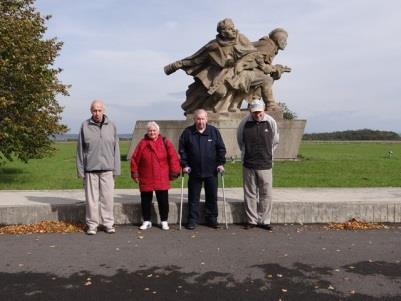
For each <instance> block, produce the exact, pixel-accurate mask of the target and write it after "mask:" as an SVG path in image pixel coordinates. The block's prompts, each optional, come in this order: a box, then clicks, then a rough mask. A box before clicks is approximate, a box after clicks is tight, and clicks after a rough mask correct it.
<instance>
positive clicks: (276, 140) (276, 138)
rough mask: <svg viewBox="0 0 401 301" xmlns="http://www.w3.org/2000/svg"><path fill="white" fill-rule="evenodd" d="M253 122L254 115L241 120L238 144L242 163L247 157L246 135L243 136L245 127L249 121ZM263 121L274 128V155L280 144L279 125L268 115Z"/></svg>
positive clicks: (238, 130)
mask: <svg viewBox="0 0 401 301" xmlns="http://www.w3.org/2000/svg"><path fill="white" fill-rule="evenodd" d="M252 120H253V118H252V115H251V114H249V115H248V116H246V117H244V118H243V119H242V120H241V122H240V124H239V126H238V129H237V142H238V146H239V148H240V150H241V160H242V161H243V160H244V156H245V145H244V137H243V136H244V134H243V133H244V127H245V124H246V123H247V122H248V121H252ZM263 121H267V122H268V123H269V124H270V126H271V128H272V131H273V141H272V153H274V151H275V150H276V148H277V146H278V143H279V133H278V129H277V123H276V121H275V120H274V119H273V118H272V117H271V116H269V115H268V114H266V113H265V116H264V118H263Z"/></svg>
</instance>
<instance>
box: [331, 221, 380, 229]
mask: <svg viewBox="0 0 401 301" xmlns="http://www.w3.org/2000/svg"><path fill="white" fill-rule="evenodd" d="M327 228H328V229H331V230H372V229H385V228H386V227H385V226H384V225H382V224H375V223H367V222H364V221H359V220H357V219H356V218H352V219H350V220H349V221H347V222H344V223H338V224H337V223H331V224H329V225H328V226H327Z"/></svg>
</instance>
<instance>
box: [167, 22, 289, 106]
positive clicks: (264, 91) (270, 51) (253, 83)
mask: <svg viewBox="0 0 401 301" xmlns="http://www.w3.org/2000/svg"><path fill="white" fill-rule="evenodd" d="M287 37H288V34H287V32H286V31H285V30H284V29H282V28H276V29H274V30H273V31H271V32H270V34H269V35H268V36H264V37H262V38H260V39H259V40H258V41H256V42H250V41H249V39H248V38H247V37H246V36H245V35H243V34H241V33H240V32H239V31H238V30H237V29H236V28H235V25H234V22H233V21H232V20H231V19H224V20H222V21H220V22H219V23H218V24H217V35H216V38H215V39H214V40H212V41H210V42H209V43H207V44H206V45H205V46H203V47H202V48H201V49H199V50H198V51H197V52H196V53H194V54H193V55H191V56H189V57H186V58H184V59H181V60H178V61H176V62H174V63H171V64H169V65H167V66H165V67H164V72H165V73H166V74H167V75H169V74H172V73H174V72H175V71H177V70H179V69H181V70H184V71H185V72H186V73H187V74H188V75H191V76H192V77H193V78H194V82H193V83H192V84H191V85H190V86H189V87H188V90H187V91H186V100H185V102H184V103H183V104H182V106H181V107H182V109H183V110H184V111H185V113H192V112H194V111H195V110H196V109H205V110H206V111H212V112H215V113H222V112H238V111H239V110H240V108H241V104H242V102H243V100H246V101H247V102H248V103H249V102H252V101H253V100H254V99H260V98H262V99H263V101H264V102H265V105H266V108H267V111H277V110H280V107H279V106H278V105H277V103H276V101H275V99H274V96H273V89H272V88H273V83H274V81H276V80H278V79H280V77H281V74H282V73H283V72H290V71H291V69H290V68H289V67H287V66H282V65H273V59H274V57H275V56H276V55H277V53H278V51H279V50H284V49H285V47H286V46H287Z"/></svg>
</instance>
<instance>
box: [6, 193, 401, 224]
mask: <svg viewBox="0 0 401 301" xmlns="http://www.w3.org/2000/svg"><path fill="white" fill-rule="evenodd" d="M219 194H220V201H219V212H220V214H219V221H220V222H224V219H223V202H222V201H221V190H219ZM226 200H227V205H228V206H227V219H228V223H241V222H244V221H245V217H244V210H243V192H242V189H241V188H228V189H226ZM139 201H140V197H139V191H138V190H137V189H117V190H116V192H115V207H114V212H115V218H116V223H117V224H130V223H135V224H136V223H139V222H140V221H141V213H140V205H139ZM179 203H180V189H171V190H170V215H169V222H170V223H177V222H178V218H179V215H178V212H179ZM155 207H156V212H157V204H156V202H155ZM201 209H202V208H201ZM84 211H85V203H84V193H83V190H48V191H38V190H24V191H21V190H15V191H11V190H2V191H0V224H16V223H32V222H37V221H40V220H66V221H83V220H84ZM185 216H186V190H185V195H184V217H185ZM353 217H355V218H360V219H363V220H365V221H372V222H401V188H276V189H274V204H273V214H272V223H329V222H343V221H345V220H348V219H349V218H353ZM155 221H156V218H155ZM184 221H185V218H184Z"/></svg>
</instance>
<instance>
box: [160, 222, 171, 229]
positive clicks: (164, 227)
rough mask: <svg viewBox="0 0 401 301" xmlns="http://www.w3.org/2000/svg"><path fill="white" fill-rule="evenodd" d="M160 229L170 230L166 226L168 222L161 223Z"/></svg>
mask: <svg viewBox="0 0 401 301" xmlns="http://www.w3.org/2000/svg"><path fill="white" fill-rule="evenodd" d="M162 229H163V230H170V227H169V226H168V222H162Z"/></svg>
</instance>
